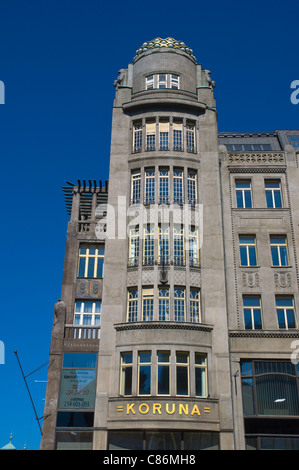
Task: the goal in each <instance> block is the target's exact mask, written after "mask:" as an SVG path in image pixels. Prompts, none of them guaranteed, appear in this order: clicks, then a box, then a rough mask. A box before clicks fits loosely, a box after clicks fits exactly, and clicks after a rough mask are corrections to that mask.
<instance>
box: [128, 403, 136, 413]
mask: <svg viewBox="0 0 299 470" xmlns="http://www.w3.org/2000/svg"><path fill="white" fill-rule="evenodd" d="M134 405H135V403H131V405H129V403H127V415H129V414H130V411H132V413H133V415H135V414H136V413H135V411H134V409H133V407H134Z"/></svg>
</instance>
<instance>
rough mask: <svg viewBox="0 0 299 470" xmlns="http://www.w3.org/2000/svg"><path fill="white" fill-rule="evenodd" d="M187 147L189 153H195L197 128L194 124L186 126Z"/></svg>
mask: <svg viewBox="0 0 299 470" xmlns="http://www.w3.org/2000/svg"><path fill="white" fill-rule="evenodd" d="M186 147H187V152H191V153H194V152H195V151H196V147H195V126H194V124H193V123H190V122H189V123H187V125H186Z"/></svg>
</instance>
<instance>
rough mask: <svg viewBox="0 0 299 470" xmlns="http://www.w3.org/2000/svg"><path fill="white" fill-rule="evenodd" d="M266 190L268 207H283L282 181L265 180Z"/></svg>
mask: <svg viewBox="0 0 299 470" xmlns="http://www.w3.org/2000/svg"><path fill="white" fill-rule="evenodd" d="M265 192H266V202H267V207H269V208H276V209H277V208H280V207H282V198H281V188H280V181H265Z"/></svg>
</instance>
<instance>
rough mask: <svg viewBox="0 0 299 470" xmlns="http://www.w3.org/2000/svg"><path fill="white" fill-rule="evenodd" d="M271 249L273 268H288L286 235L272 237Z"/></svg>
mask: <svg viewBox="0 0 299 470" xmlns="http://www.w3.org/2000/svg"><path fill="white" fill-rule="evenodd" d="M270 247H271V255H272V265H273V266H288V265H289V257H288V246H287V237H286V236H285V235H280V236H279V235H271V236H270Z"/></svg>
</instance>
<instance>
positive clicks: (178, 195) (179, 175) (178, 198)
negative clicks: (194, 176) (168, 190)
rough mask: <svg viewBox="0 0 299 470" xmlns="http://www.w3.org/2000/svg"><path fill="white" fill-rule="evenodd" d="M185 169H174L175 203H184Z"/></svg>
mask: <svg viewBox="0 0 299 470" xmlns="http://www.w3.org/2000/svg"><path fill="white" fill-rule="evenodd" d="M183 194H184V193H183V170H179V169H177V170H176V169H174V170H173V202H174V204H183V202H184V196H183Z"/></svg>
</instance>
